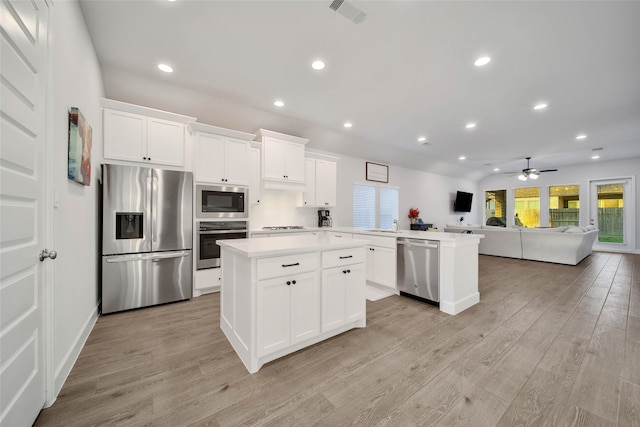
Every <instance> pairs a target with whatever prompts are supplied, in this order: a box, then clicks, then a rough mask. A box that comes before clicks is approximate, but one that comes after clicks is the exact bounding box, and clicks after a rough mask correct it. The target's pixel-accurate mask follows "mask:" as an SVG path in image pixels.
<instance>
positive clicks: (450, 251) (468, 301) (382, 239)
mask: <svg viewBox="0 0 640 427" xmlns="http://www.w3.org/2000/svg"><path fill="white" fill-rule="evenodd" d="M305 232H306V233H308V234H315V235H318V236H321V235H323V234H326V235H328V236H332V237H335V238H341V239H344V240H349V239H352V238H355V239H365V240H368V241H369V244H368V245H367V248H366V249H367V250H366V257H367V261H366V264H367V265H366V272H367V274H366V277H367V281H368V282H369V283H370V284H373V285H375V286H378V287H380V288H383V289H385V290H388V291H390V292H393V293H395V294H398V290H397V286H396V271H397V265H396V257H397V249H396V246H397V239H400V238H402V239H417V240H434V241H437V242H439V283H440V284H439V290H440V292H439V294H440V311H442V312H444V313H447V314H452V315H455V314H458V313H460V312H462V311H464V310H466V309H467V308H469V307H471V306H473V305H475V304H477V303H478V302H479V301H480V293H479V292H478V245H479V243H480V239H482V238H484V235H482V234H465V233H445V232H441V231H418V230H399V231H394V230H388V229H364V228H356V227H346V226H337V227H326V228H316V227H312V228H304V229H288V230H286V229H285V230H278V231H274V230H252V232H251V236H252V237H260V236H261V235H265V234H267V233H268V235H269V236H274V235H279V236H286V235H289V234H290V233H295V234H296V235H299V234H301V233H305Z"/></svg>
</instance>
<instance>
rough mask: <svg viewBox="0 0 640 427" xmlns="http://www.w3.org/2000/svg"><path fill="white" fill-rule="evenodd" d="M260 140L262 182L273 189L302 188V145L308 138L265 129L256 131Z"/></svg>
mask: <svg viewBox="0 0 640 427" xmlns="http://www.w3.org/2000/svg"><path fill="white" fill-rule="evenodd" d="M256 134H257V136H258V139H257V140H258V141H260V142H262V184H263V186H264V188H267V189H274V190H304V188H305V167H304V165H305V163H304V147H305V144H306V143H307V142H309V140H308V139H304V138H299V137H297V136H291V135H285V134H283V133H278V132H273V131H270V130H266V129H259V130H258V132H256Z"/></svg>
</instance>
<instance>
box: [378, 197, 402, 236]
mask: <svg viewBox="0 0 640 427" xmlns="http://www.w3.org/2000/svg"><path fill="white" fill-rule="evenodd" d="M394 219H395V220H397V219H398V189H397V188H390V187H380V228H389V229H390V228H392V227H393V220H394Z"/></svg>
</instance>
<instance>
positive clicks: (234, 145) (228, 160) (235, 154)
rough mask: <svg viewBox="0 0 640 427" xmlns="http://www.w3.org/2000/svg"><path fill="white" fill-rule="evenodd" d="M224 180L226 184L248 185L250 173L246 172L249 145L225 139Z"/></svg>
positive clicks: (244, 142)
mask: <svg viewBox="0 0 640 427" xmlns="http://www.w3.org/2000/svg"><path fill="white" fill-rule="evenodd" d="M224 158H225V178H226V179H227V181H225V183H227V184H238V185H249V182H250V178H249V177H250V172H249V171H248V170H247V162H248V161H249V143H248V142H247V141H243V140H241V139H233V138H227V141H226V144H225V152H224Z"/></svg>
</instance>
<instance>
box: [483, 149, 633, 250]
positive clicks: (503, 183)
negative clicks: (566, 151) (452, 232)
mask: <svg viewBox="0 0 640 427" xmlns="http://www.w3.org/2000/svg"><path fill="white" fill-rule="evenodd" d="M558 169H559V170H558V172H548V173H543V174H541V175H540V178H538V179H537V180H536V181H533V182H532V181H527V182H522V181H520V180H518V178H517V177H515V176H512V177H509V176H506V175H503V174H495V175H490V176H488V177H486V178H485V179H483V180H481V181H480V183H479V190H480V193H481V194H482V195H483V194H484V191H486V190H501V189H506V190H507V194H509V193H510V192H511V191H512V190H513V189H514V188H522V187H540V188H541V194H544V192H547V194H548V187H549V186H551V185H569V184H574V185H575V184H577V185H580V224H581V225H587V224H589V210H588V203H589V181H590V180H594V179H611V178H626V177H634V179H635V205H634V207H635V213H636V215H635V224H630V225H631V226H633V227H634V228H635V249H636V252H637V251H639V250H640V219H639V215H638V214H640V185H638V181H637V180H638V173H640V157H635V158H631V159H625V160H615V161H608V162H607V161H594V162H591V163H586V164H582V165H572V166H561V167H558ZM482 195H480V197H478V198H477V199H476V200H477V203H479V204H477V205H476V207H475V208H476V209H483V208H484V206H483V205H482V203H483V199H484V197H483V196H482ZM507 199H509V195H507ZM625 206H628V205H627V204H626V203H625ZM507 209H508V210H511V211H513V206H507ZM543 214H544V215H548V213H546V209H545V207H544V206H541V212H540V219H541V222H543ZM478 218H479V220H480V221H482V211H479V216H478ZM545 218H546V216H545ZM507 219H508V220H510V219H511V218H507ZM541 225H544V224H541Z"/></svg>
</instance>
